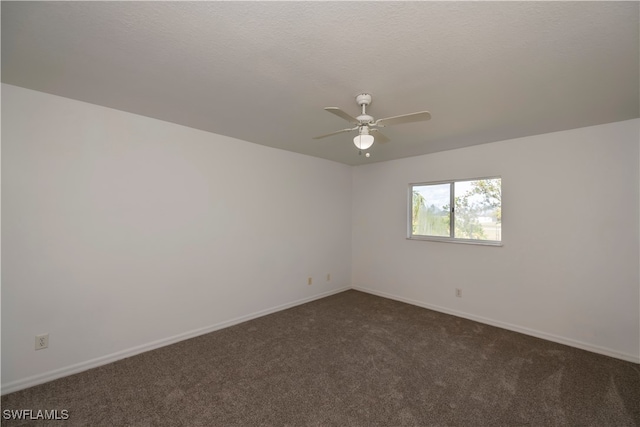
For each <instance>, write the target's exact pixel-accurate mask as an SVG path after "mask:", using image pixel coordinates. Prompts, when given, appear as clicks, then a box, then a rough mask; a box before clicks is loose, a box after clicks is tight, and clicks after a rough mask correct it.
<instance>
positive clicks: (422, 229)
mask: <svg viewBox="0 0 640 427" xmlns="http://www.w3.org/2000/svg"><path fill="white" fill-rule="evenodd" d="M450 191H451V185H450V184H434V185H415V186H413V202H412V217H411V218H412V224H411V226H412V234H414V235H419V236H444V237H449V236H450V224H451V220H450V209H449V203H450Z"/></svg>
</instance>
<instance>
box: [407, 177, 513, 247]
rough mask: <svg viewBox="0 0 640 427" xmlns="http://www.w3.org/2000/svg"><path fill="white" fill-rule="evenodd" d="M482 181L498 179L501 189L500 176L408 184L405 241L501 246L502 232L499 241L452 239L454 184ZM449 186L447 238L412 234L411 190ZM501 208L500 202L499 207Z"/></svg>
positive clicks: (453, 229)
mask: <svg viewBox="0 0 640 427" xmlns="http://www.w3.org/2000/svg"><path fill="white" fill-rule="evenodd" d="M483 179H499V180H500V187H501V188H502V176H486V177H481V178H464V179H449V180H445V181H429V182H414V183H410V184H409V189H408V201H409V202H408V204H407V206H408V207H409V209H408V216H407V240H427V241H433V242H446V243H463V244H467V245H481V246H502V245H503V241H504V239H503V238H502V230H501V231H500V237H501V240H480V239H463V238H458V237H454V233H455V226H456V223H455V197H456V196H455V191H454V190H455V183H456V182H468V181H481V180H483ZM439 184H450V188H449V206H450V209H451V210H450V212H449V215H450V223H449V233H450V234H449V237H445V236H424V235H421V234H417V235H414V234H413V227H412V224H413V188H414V187H419V186H426V185H439ZM500 206H501V207H502V202H501V205H500Z"/></svg>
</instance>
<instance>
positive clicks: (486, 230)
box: [454, 178, 502, 241]
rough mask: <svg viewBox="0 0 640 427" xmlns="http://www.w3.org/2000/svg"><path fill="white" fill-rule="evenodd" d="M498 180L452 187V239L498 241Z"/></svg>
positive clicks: (499, 193)
mask: <svg viewBox="0 0 640 427" xmlns="http://www.w3.org/2000/svg"><path fill="white" fill-rule="evenodd" d="M500 181H501V180H500V178H493V179H480V180H474V181H458V182H456V183H454V195H455V210H454V215H455V237H456V238H458V239H479V240H497V241H500V240H502V206H501V205H502V189H501V182H500Z"/></svg>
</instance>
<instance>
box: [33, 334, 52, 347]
mask: <svg viewBox="0 0 640 427" xmlns="http://www.w3.org/2000/svg"><path fill="white" fill-rule="evenodd" d="M47 347H49V334H42V335H36V350H42V349H45V348H47Z"/></svg>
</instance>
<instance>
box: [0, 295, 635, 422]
mask: <svg viewBox="0 0 640 427" xmlns="http://www.w3.org/2000/svg"><path fill="white" fill-rule="evenodd" d="M2 409H3V411H4V410H7V409H8V410H15V409H33V410H34V411H37V410H39V409H40V410H53V409H57V410H59V411H60V410H63V409H65V410H67V411H68V415H69V418H68V420H66V421H43V420H38V421H24V420H22V421H18V420H12V421H9V420H5V419H4V417H3V419H2V426H22V425H36V426H41V425H56V426H62V425H64V426H125V425H128V426H445V425H446V426H634V425H636V426H637V425H640V365H637V364H634V363H631V362H625V361H622V360H617V359H613V358H610V357H607V356H602V355H598V354H594V353H590V352H587V351H583V350H579V349H575V348H572V347H568V346H564V345H561V344H556V343H552V342H549V341H545V340H541V339H538V338H534V337H530V336H526V335H522V334H518V333H515V332H511V331H507V330H504V329H500V328H495V327H492V326H487V325H484V324H481V323H477V322H473V321H470V320H465V319H461V318H458V317H454V316H450V315H446V314H442V313H438V312H435V311H431V310H427V309H424V308H420V307H415V306H412V305H408V304H404V303H401V302H397V301H393V300H389V299H385V298H380V297H377V296H373V295H369V294H366V293H362V292H358V291H354V290H350V291H346V292H342V293H339V294H336V295H332V296H330V297H327V298H323V299H321V300H317V301H313V302H310V303H307V304H304V305H300V306H297V307H294V308H291V309H288V310H284V311H281V312H278V313H274V314H271V315H268V316H264V317H261V318H258V319H254V320H251V321H248V322H245V323H242V324H239V325H236V326H232V327H229V328H226V329H223V330H220V331H216V332H212V333H209V334H206V335H202V336H200V337H197V338H193V339H189V340H185V341H182V342H179V343H176V344H173V345H170V346H167V347H163V348H160V349H157V350H153V351H149V352H146V353H143V354H140V355H137V356H134V357H130V358H127V359H123V360H120V361H118V362H115V363H111V364H109V365H105V366H101V367H98V368H95V369H91V370H89V371H86V372H82V373H79V374H76V375H72V376H69V377H66V378H62V379H59V380H56V381H52V382H49V383H46V384H42V385H39V386H35V387H31V388H29V389H26V390H21V391H18V392H15V393H11V394H8V395H5V396H3V397H2ZM34 414H35V412H34Z"/></svg>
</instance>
